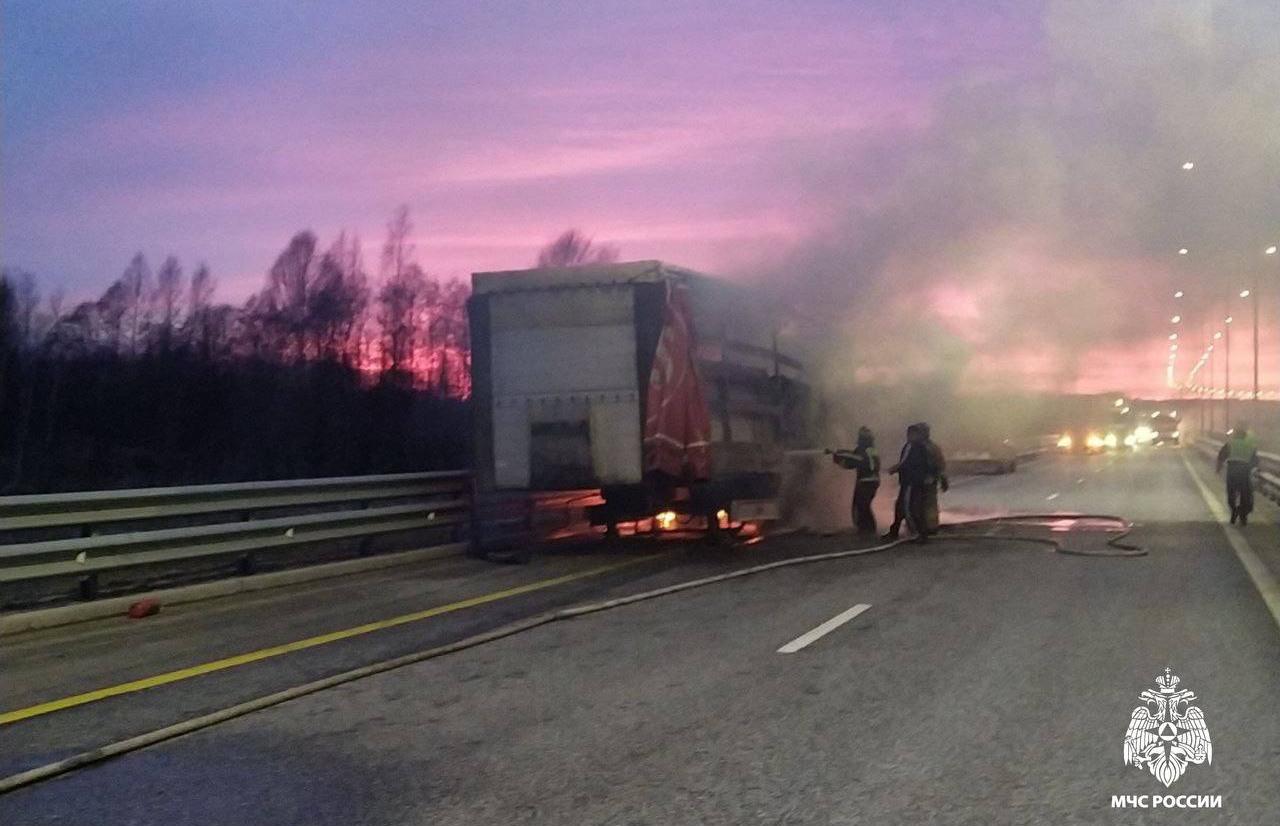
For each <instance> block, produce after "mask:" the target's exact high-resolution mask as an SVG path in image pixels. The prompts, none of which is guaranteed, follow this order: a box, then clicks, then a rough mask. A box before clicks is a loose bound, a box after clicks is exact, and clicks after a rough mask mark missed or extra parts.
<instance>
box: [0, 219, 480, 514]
mask: <svg viewBox="0 0 1280 826" xmlns="http://www.w3.org/2000/svg"><path fill="white" fill-rule="evenodd" d="M411 234H412V224H411V223H410V221H409V215H408V212H407V210H405V209H403V208H402V209H400V210H398V211H397V212H396V214H395V215H394V216H393V218H392V221H391V222H390V224H389V225H388V238H387V243H386V244H385V245H384V247H383V250H382V253H383V254H382V260H381V267H380V270H381V272H380V276H381V283H380V284H379V285H378V288H377V289H376V291H371V290H370V287H369V283H368V280H369V279H368V276H367V275H366V273H365V270H364V266H363V263H362V261H361V254H360V243H359V240H358V239H356V238H355V237H353V236H349V235H347V234H345V233H343V234H340V235H339V236H338V238H337V239H336V240H335V241H334V242H333V244H332V245H331V246H329V247H328V248H327V249H325V250H324V251H323V252H321V251H320V250H321V247H320V246H319V242H318V240H317V239H316V237H315V235H314V234H313V233H310V232H306V231H304V232H299V233H297V234H295V235H294V236H293V238H291V239H290V240H289V243H288V244H287V246H286V247H285V249H284V250H283V251H282V252H281V253H280V255H279V256H278V257H277V258H276V260H275V261H274V263H273V264H272V266H271V268H270V270H269V271H268V272H267V274H266V281H265V284H264V286H263V288H262V289H261V290H259V291H258V292H256V293H254V294H253V295H252V296H250V298H249V299H248V300H247V301H246V302H244V304H243V305H242V306H233V305H229V304H220V303H215V301H214V296H213V293H214V280H213V277H212V275H211V274H210V272H209V269H208V267H206V266H204V265H201V266H200V267H198V268H197V269H196V270H195V272H194V273H193V274H192V275H191V278H190V280H189V282H187V283H185V284H184V280H185V279H184V278H183V270H182V266H181V264H180V263H179V261H178V260H177V259H176V258H175V257H173V256H169V257H168V258H166V259H165V261H164V263H163V264H162V265H161V266H160V268H159V270H158V271H157V272H156V274H155V277H154V280H153V278H152V275H151V272H150V269H149V267H148V266H147V262H146V259H145V258H144V257H143V256H142V254H141V253H139V254H138V255H136V256H134V258H133V259H132V260H131V261H130V262H129V266H128V267H127V268H126V269H125V271H124V273H123V274H122V275H121V276H120V277H119V278H118V279H116V280H115V281H114V282H112V283H111V284H110V285H109V286H108V287H107V289H106V290H104V291H103V293H102V295H101V297H99V298H98V299H96V300H93V301H86V302H82V303H80V304H77V305H75V306H73V307H72V308H71V309H70V310H69V311H64V310H63V308H62V298H61V294H60V293H55V294H54V295H53V296H51V297H50V298H49V299H48V301H47V302H46V303H45V304H44V305H41V304H40V297H39V290H38V289H37V288H36V282H35V278H34V276H31V275H30V274H26V273H22V272H20V271H16V270H15V271H7V270H6V271H0V491H3V492H41V491H53V490H75V489H91V488H111V487H119V486H146V485H157V484H183V483H196V482H214V481H241V480H250V479H264V478H288V477H306V476H323V475H347V474H359V473H382V472H398V471H410V470H427V469H436V468H443V467H459V466H462V465H464V464H465V461H466V457H467V455H468V451H467V440H468V437H469V433H470V429H469V427H468V425H467V419H466V417H467V406H466V404H465V402H464V401H463V400H464V399H465V397H466V396H467V394H468V393H469V391H470V384H469V376H468V375H467V373H468V369H469V366H468V365H469V354H468V352H467V338H466V336H467V325H466V313H465V304H466V296H467V286H466V284H465V283H463V282H459V281H450V282H449V283H447V284H444V285H441V284H440V283H439V282H438V281H436V280H435V279H433V278H431V277H429V276H428V275H427V274H426V273H425V272H424V271H423V269H422V267H421V266H420V265H419V264H418V263H417V262H416V261H415V260H413V259H414V256H413V252H414V250H413V244H412V243H411V242H410V237H411ZM46 308H47V309H46ZM375 309H376V312H374V310H375ZM379 366H381V368H382V369H381V373H380V376H379ZM379 377H381V379H383V380H379Z"/></svg>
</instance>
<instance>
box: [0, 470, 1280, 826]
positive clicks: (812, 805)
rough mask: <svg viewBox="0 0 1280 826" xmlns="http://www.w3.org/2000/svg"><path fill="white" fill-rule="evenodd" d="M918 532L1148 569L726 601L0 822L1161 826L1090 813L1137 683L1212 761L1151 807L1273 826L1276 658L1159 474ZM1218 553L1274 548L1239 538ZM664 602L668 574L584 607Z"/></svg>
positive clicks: (583, 637) (334, 694) (1048, 486)
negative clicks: (1079, 547) (964, 535)
mask: <svg viewBox="0 0 1280 826" xmlns="http://www.w3.org/2000/svg"><path fill="white" fill-rule="evenodd" d="M1078 480H1084V481H1078ZM1055 492H1056V493H1057V494H1058V496H1056V497H1054V498H1052V499H1050V498H1049V497H1050V496H1051V495H1052V494H1053V493H1055ZM945 504H946V508H947V510H948V511H955V512H960V513H965V514H976V513H990V512H992V511H998V510H1002V509H1007V510H1046V509H1048V510H1082V511H1093V512H1114V513H1119V514H1121V515H1126V516H1129V517H1130V518H1133V519H1135V520H1136V521H1138V522H1139V523H1140V525H1139V527H1138V529H1137V531H1136V532H1135V536H1134V539H1135V540H1136V541H1138V542H1140V543H1141V544H1143V545H1144V546H1145V547H1147V548H1148V549H1149V551H1150V555H1149V556H1146V557H1143V558H1140V559H1086V558H1080V557H1071V556H1064V555H1060V554H1054V553H1052V552H1051V551H1048V550H1047V549H1044V548H1043V547H1041V546H1034V545H1024V544H1013V543H990V542H985V543H984V542H983V541H982V540H981V539H974V540H968V541H965V542H940V543H934V544H932V545H929V546H925V547H916V546H904V547H901V548H898V549H895V550H893V551H890V552H886V553H884V554H877V555H873V556H867V557H859V558H857V559H850V560H842V561H838V562H830V563H821V564H818V565H812V566H804V567H798V568H789V569H783V570H780V571H775V572H771V573H768V574H764V575H761V576H758V577H751V578H746V579H741V580H735V581H733V582H731V583H727V584H722V585H716V586H711V587H708V588H705V589H700V590H697V591H693V592H688V593H682V594H679V595H675V596H671V597H665V598H662V599H658V600H654V601H650V602H645V603H641V604H638V605H633V606H628V607H626V608H622V609H618V610H615V611H611V612H607V613H603V614H598V615H592V616H590V617H584V618H580V619H578V620H574V621H572V622H568V623H559V624H556V625H554V626H548V627H545V628H541V629H537V630H535V631H531V632H528V633H527V634H523V635H521V636H518V637H514V638H510V639H507V640H503V641H500V642H497V643H493V644H491V645H487V646H484V647H481V648H477V649H473V650H471V651H468V652H464V653H461V654H458V655H453V656H450V657H447V658H444V659H440V660H436V661H432V662H428V663H422V664H418V665H414V666H409V667H406V668H403V669H400V670H397V671H395V672H391V673H387V674H384V675H381V676H378V677H373V678H369V679H367V680H363V681H360V682H358V683H354V684H351V685H348V686H344V687H342V688H339V689H334V690H332V691H328V692H324V693H322V694H318V695H315V696H312V697H309V698H304V699H301V700H298V701H294V702H291V703H288V704H286V705H283V706H280V707H277V708H274V709H271V710H268V711H265V712H261V713H258V714H254V715H252V716H250V717H246V718H242V719H240V720H237V721H234V722H231V723H228V724H225V725H222V726H219V727H218V728H216V729H212V730H208V731H205V732H201V733H198V734H195V735H192V736H190V737H186V738H182V739H180V740H177V741H173V742H170V743H167V744H164V745H161V746H158V747H155V748H152V749H148V750H146V751H143V752H139V753H136V754H133V755H129V756H126V757H124V758H121V759H119V760H116V761H113V762H111V763H107V764H104V765H102V766H100V767H96V768H93V769H90V770H86V771H83V772H80V773H77V774H74V775H70V776H67V777H65V778H61V779H58V780H54V781H51V782H48V783H45V784H42V785H40V786H37V787H33V788H30V789H26V790H22V791H18V792H15V793H13V794H11V795H8V796H5V797H3V798H0V822H6V823H7V822H22V823H26V822H31V823H40V822H85V816H86V813H87V812H88V813H91V814H92V817H91V821H92V822H95V823H131V822H158V821H165V822H173V823H187V822H190V823H221V822H237V823H258V822H261V823H494V822H548V823H580V822H581V823H673V822H711V823H741V822H761V823H778V822H786V823H887V822H894V823H899V822H901V823H909V822H945V823H951V822H972V823H992V822H1027V823H1030V822H1044V821H1052V822H1063V823H1097V822H1111V821H1114V822H1163V819H1161V818H1159V814H1160V813H1156V812H1148V813H1145V815H1144V814H1143V813H1133V812H1113V811H1111V810H1110V809H1109V802H1110V798H1111V795H1115V794H1144V793H1145V794H1152V793H1155V792H1157V791H1161V790H1162V788H1163V787H1160V786H1159V785H1158V784H1156V782H1155V780H1154V779H1153V778H1151V777H1150V776H1149V775H1147V774H1144V773H1142V772H1140V771H1139V770H1138V769H1135V768H1128V767H1125V766H1123V765H1121V764H1120V762H1121V761H1120V753H1121V743H1122V739H1123V736H1124V732H1125V727H1126V725H1127V722H1128V717H1129V712H1130V711H1131V710H1132V708H1133V706H1134V705H1136V704H1137V695H1138V693H1139V692H1140V691H1142V690H1143V689H1145V688H1150V687H1153V685H1154V684H1153V680H1154V678H1155V676H1156V675H1157V674H1160V673H1163V669H1164V668H1165V667H1166V666H1167V667H1171V668H1172V669H1173V670H1174V673H1177V674H1178V675H1179V676H1181V677H1182V679H1183V681H1184V687H1187V688H1190V689H1192V690H1194V691H1195V692H1196V693H1197V695H1198V696H1199V697H1200V700H1199V701H1198V703H1199V705H1200V706H1201V707H1202V708H1203V709H1204V711H1205V715H1206V718H1207V720H1208V724H1209V727H1210V730H1211V733H1212V735H1213V737H1214V749H1215V755H1214V762H1213V764H1212V765H1210V766H1192V767H1191V768H1190V769H1189V771H1188V773H1187V776H1185V777H1184V778H1183V779H1181V780H1180V781H1178V783H1177V784H1175V786H1174V787H1173V789H1171V791H1173V792H1177V793H1184V794H1188V793H1195V794H1221V795H1223V809H1222V810H1221V811H1220V812H1212V813H1200V818H1199V819H1202V820H1212V821H1213V822H1233V823H1262V822H1274V821H1275V819H1276V817H1277V816H1278V815H1280V795H1278V793H1277V791H1276V789H1275V787H1274V777H1275V772H1274V767H1275V765H1276V764H1277V757H1278V756H1280V751H1278V750H1277V746H1276V745H1275V744H1276V743H1277V742H1280V715H1277V714H1276V712H1275V710H1274V697H1275V695H1276V690H1277V688H1280V684H1278V678H1277V675H1280V631H1278V630H1277V628H1276V627H1275V625H1274V624H1273V622H1272V620H1271V618H1270V616H1269V615H1268V614H1267V612H1266V609H1265V607H1264V605H1263V603H1262V601H1261V599H1260V598H1259V597H1258V595H1257V593H1256V591H1255V589H1254V588H1253V585H1252V583H1251V582H1250V581H1249V579H1248V577H1247V576H1246V574H1245V572H1244V570H1243V569H1242V567H1241V566H1240V564H1239V562H1238V561H1237V560H1236V558H1235V556H1234V555H1233V553H1232V551H1231V549H1230V547H1229V546H1228V544H1227V542H1226V541H1225V538H1224V533H1223V529H1222V527H1221V526H1219V525H1218V524H1216V523H1215V522H1213V521H1211V516H1210V512H1209V510H1208V508H1207V507H1206V505H1205V502H1204V501H1203V498H1202V497H1201V496H1200V493H1199V490H1198V488H1197V487H1196V485H1195V484H1194V482H1193V481H1192V480H1191V477H1190V476H1189V475H1188V473H1187V470H1186V468H1185V467H1184V466H1183V464H1182V461H1181V458H1180V455H1179V454H1178V453H1177V452H1175V451H1159V452H1154V453H1151V454H1147V455H1138V456H1132V455H1128V456H1099V457H1088V458H1051V459H1048V460H1046V461H1043V462H1036V463H1029V464H1027V465H1025V466H1024V467H1022V468H1020V469H1019V472H1018V473H1017V474H1014V475H1012V476H1007V477H991V478H989V479H982V480H975V481H972V482H965V483H963V484H961V485H958V486H957V487H956V488H955V490H954V491H953V492H952V494H950V495H949V496H948V497H947V498H946V500H945ZM1247 536H1248V537H1249V538H1250V541H1251V542H1252V544H1254V545H1255V546H1257V547H1259V548H1266V549H1268V550H1269V549H1271V548H1272V547H1273V546H1274V545H1275V544H1276V534H1275V527H1274V525H1271V524H1267V523H1265V522H1259V523H1257V524H1256V525H1255V524H1251V525H1250V527H1249V528H1248V534H1247ZM1062 538H1063V539H1065V540H1066V541H1069V542H1082V543H1088V542H1091V541H1096V540H1094V538H1092V537H1090V536H1083V535H1082V536H1076V535H1073V534H1066V535H1064V536H1063V537H1062ZM770 544H772V545H774V546H775V550H773V551H771V553H774V554H783V553H796V552H804V551H809V552H813V551H822V550H831V549H835V548H838V547H845V546H847V545H848V544H849V540H848V538H846V537H833V538H826V539H820V538H815V537H801V536H797V537H792V538H788V539H780V540H776V541H775V542H774V543H764V545H770ZM758 547H763V546H758ZM685 575H687V574H685V573H684V572H683V571H682V569H681V568H680V567H679V566H669V567H664V568H663V569H662V570H661V571H652V572H650V571H645V572H640V574H639V575H638V576H636V577H634V578H630V579H628V580H627V581H610V582H602V583H600V587H598V588H596V589H595V590H594V593H595V594H596V595H612V594H620V593H627V592H632V591H635V590H637V589H638V588H642V587H646V586H647V585H648V584H650V583H661V582H668V581H672V580H674V579H679V578H681V577H682V576H685ZM862 604H866V605H870V606H871V607H870V608H869V609H866V610H864V611H862V612H861V613H858V614H857V616H855V617H853V618H851V619H849V620H848V621H846V622H844V623H843V624H840V625H839V626H838V627H835V628H833V629H832V630H830V631H829V632H828V633H826V634H825V635H823V636H821V637H820V638H817V639H815V640H814V641H812V642H810V643H809V644H807V645H806V646H805V647H803V648H802V649H800V650H798V651H796V652H795V653H790V654H781V653H779V652H778V649H779V648H780V647H783V646H784V645H785V644H786V643H788V642H789V641H792V640H795V639H796V638H797V637H799V636H801V635H803V634H805V633H806V632H809V631H811V630H813V629H815V628H816V627H818V626H820V625H821V624H822V623H824V622H827V621H830V620H832V619H833V618H835V617H837V616H839V615H841V614H842V613H845V612H848V611H849V610H850V609H851V608H852V607H853V606H855V605H862ZM248 673H249V672H245V674H246V675H247V674H248ZM118 699H120V700H123V699H124V698H118ZM135 700H138V701H141V700H142V695H135ZM113 702H114V701H113ZM51 717H52V716H51ZM21 725H23V724H22V723H19V724H17V726H21ZM17 726H15V731H20V730H21V729H19V728H17ZM87 801H93V803H92V804H91V805H92V807H93V808H92V809H91V810H86V808H85V807H86V806H88V805H90V804H88V803H87ZM1144 818H1145V819H1144Z"/></svg>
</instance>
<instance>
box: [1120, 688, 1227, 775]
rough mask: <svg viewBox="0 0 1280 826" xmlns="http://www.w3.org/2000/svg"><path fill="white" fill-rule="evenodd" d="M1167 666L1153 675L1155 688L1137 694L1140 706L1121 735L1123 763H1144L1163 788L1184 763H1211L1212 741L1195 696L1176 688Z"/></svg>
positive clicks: (1130, 764)
mask: <svg viewBox="0 0 1280 826" xmlns="http://www.w3.org/2000/svg"><path fill="white" fill-rule="evenodd" d="M1179 682H1180V680H1179V679H1178V678H1177V677H1175V676H1174V675H1173V674H1172V673H1171V672H1170V669H1168V668H1166V669H1165V670H1164V675H1163V676H1160V677H1156V686H1157V687H1158V688H1159V690H1158V691H1152V690H1151V689H1149V688H1148V689H1147V690H1146V691H1144V692H1142V693H1141V694H1139V695H1138V697H1139V699H1141V700H1142V701H1143V703H1144V705H1140V706H1138V707H1137V708H1135V709H1134V710H1133V714H1132V715H1130V717H1129V731H1128V732H1126V733H1125V736H1124V762H1125V765H1128V766H1137V767H1138V768H1142V767H1143V766H1145V767H1146V768H1147V769H1148V770H1149V771H1150V772H1151V774H1152V775H1153V776H1154V777H1155V778H1156V779H1157V780H1159V781H1160V782H1161V783H1163V784H1164V785H1165V786H1166V787H1167V786H1170V785H1172V784H1173V781H1175V780H1177V779H1178V778H1179V777H1182V773H1183V772H1185V771H1186V770H1187V764H1188V763H1196V764H1200V763H1212V762H1213V743H1212V742H1210V740H1209V727H1208V726H1207V725H1205V722H1204V712H1203V711H1201V710H1200V709H1199V708H1197V707H1196V706H1193V705H1191V701H1192V700H1194V699H1195V698H1196V695H1195V694H1194V693H1193V692H1191V691H1187V690H1185V689H1179V688H1178V683H1179Z"/></svg>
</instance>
